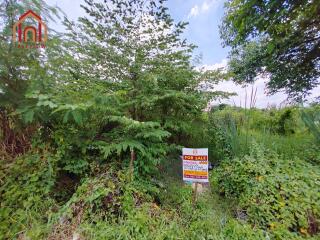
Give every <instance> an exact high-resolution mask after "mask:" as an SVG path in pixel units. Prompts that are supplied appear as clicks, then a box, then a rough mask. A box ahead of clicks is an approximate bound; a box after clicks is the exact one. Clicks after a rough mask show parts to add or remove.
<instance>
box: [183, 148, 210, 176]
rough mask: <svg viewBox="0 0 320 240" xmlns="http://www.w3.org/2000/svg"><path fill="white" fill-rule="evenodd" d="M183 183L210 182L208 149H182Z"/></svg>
mask: <svg viewBox="0 0 320 240" xmlns="http://www.w3.org/2000/svg"><path fill="white" fill-rule="evenodd" d="M182 161H183V162H182V163H183V164H182V165H183V181H188V182H208V176H209V174H208V148H183V149H182Z"/></svg>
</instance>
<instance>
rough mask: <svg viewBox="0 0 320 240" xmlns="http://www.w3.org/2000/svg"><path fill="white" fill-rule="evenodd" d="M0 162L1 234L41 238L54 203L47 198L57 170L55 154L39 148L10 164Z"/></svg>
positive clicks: (3, 237)
mask: <svg viewBox="0 0 320 240" xmlns="http://www.w3.org/2000/svg"><path fill="white" fill-rule="evenodd" d="M1 164H4V166H3V168H1V185H0V202H1V209H0V222H1V224H0V238H2V239H16V238H18V237H19V236H22V235H25V236H28V237H30V238H40V237H41V236H42V234H43V231H44V230H45V225H43V224H44V223H46V221H47V220H48V218H50V216H51V214H52V212H53V211H54V208H55V207H56V203H55V201H54V200H53V199H52V198H50V193H51V190H52V188H53V185H54V184H55V178H56V174H57V159H56V157H55V156H53V155H52V154H50V153H49V152H48V151H47V150H45V149H43V150H41V149H39V152H38V153H37V152H31V153H29V154H27V155H25V156H23V157H20V158H18V159H16V161H15V162H14V163H12V164H6V163H1ZM38 227H39V228H38ZM41 229H42V230H41Z"/></svg>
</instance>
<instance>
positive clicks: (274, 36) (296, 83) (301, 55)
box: [220, 0, 320, 97]
mask: <svg viewBox="0 0 320 240" xmlns="http://www.w3.org/2000/svg"><path fill="white" fill-rule="evenodd" d="M225 6H226V11H225V16H224V19H223V23H222V25H221V28H220V32H221V36H222V38H223V40H224V43H225V45H228V46H231V47H232V50H231V52H230V60H231V61H230V71H231V72H232V73H233V79H234V80H235V81H237V82H241V83H249V82H253V81H254V80H255V78H256V77H257V76H259V75H260V74H265V73H268V74H269V75H270V81H269V82H268V87H269V90H271V92H276V91H279V90H284V89H285V90H286V91H287V92H288V93H289V94H290V95H291V96H295V97H297V96H305V95H306V93H308V92H309V91H310V90H311V89H313V88H314V87H316V86H317V84H318V83H319V80H318V78H319V73H320V72H319V50H318V49H319V37H318V36H317V33H318V32H319V24H318V23H317V21H314V19H316V18H317V16H318V10H319V3H318V2H317V1H307V0H303V1H288V0H272V1H258V0H239V1H233V0H229V1H227V3H226V5H225Z"/></svg>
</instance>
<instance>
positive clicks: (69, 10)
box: [46, 0, 227, 65]
mask: <svg viewBox="0 0 320 240" xmlns="http://www.w3.org/2000/svg"><path fill="white" fill-rule="evenodd" d="M46 2H47V3H48V4H50V5H58V6H59V7H60V8H61V9H62V10H63V11H64V12H65V13H66V15H67V16H68V18H70V19H72V20H76V19H77V18H78V17H79V16H81V15H83V14H84V11H83V10H82V9H81V7H80V3H82V2H83V1H82V0H79V1H71V0H47V1H46ZM223 4H224V0H169V1H167V6H168V8H169V12H170V13H171V15H172V17H173V18H174V19H175V21H187V22H189V25H188V27H187V29H186V32H185V34H184V35H185V37H186V38H187V39H188V40H189V42H190V43H193V44H195V45H197V46H198V48H197V49H196V50H195V54H196V55H199V54H201V55H202V56H203V60H202V64H208V65H210V64H214V63H217V62H221V61H222V60H223V59H225V58H226V57H227V49H224V48H222V47H221V40H220V37H219V27H218V25H219V22H220V19H221V18H222V16H223ZM50 25H52V26H51V27H52V28H54V29H57V30H59V31H62V30H63V27H62V25H61V24H59V23H57V24H54V23H51V24H50Z"/></svg>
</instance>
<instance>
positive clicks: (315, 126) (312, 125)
mask: <svg viewBox="0 0 320 240" xmlns="http://www.w3.org/2000/svg"><path fill="white" fill-rule="evenodd" d="M301 117H302V120H303V122H304V123H305V125H306V126H307V128H308V129H309V131H310V132H311V133H312V135H313V136H314V137H315V139H316V141H317V143H318V144H320V124H319V121H320V111H319V110H318V111H316V112H315V114H314V115H312V114H311V113H308V112H305V111H302V113H301Z"/></svg>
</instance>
